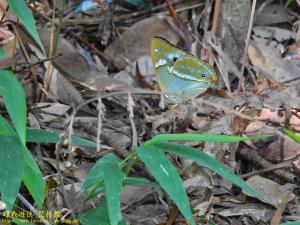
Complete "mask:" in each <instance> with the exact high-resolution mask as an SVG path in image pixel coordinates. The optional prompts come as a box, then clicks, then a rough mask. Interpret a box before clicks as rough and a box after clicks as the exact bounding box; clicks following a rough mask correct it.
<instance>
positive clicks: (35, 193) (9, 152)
mask: <svg viewBox="0 0 300 225" xmlns="http://www.w3.org/2000/svg"><path fill="white" fill-rule="evenodd" d="M7 3H8V5H9V7H10V9H12V11H13V12H14V13H15V14H16V16H17V17H18V19H19V20H20V22H21V23H22V24H23V25H24V27H25V28H26V29H27V31H28V32H29V33H30V34H31V36H32V37H33V38H34V39H35V41H36V42H37V43H38V45H39V46H40V48H41V49H42V51H43V52H44V54H45V51H44V47H43V45H42V43H41V40H40V38H39V35H38V32H37V29H36V25H35V21H34V18H33V16H32V14H31V12H30V10H29V9H28V8H27V6H26V3H25V2H24V0H18V1H12V0H7ZM0 53H1V54H0V55H1V57H3V49H2V48H1V51H0ZM0 96H2V97H3V100H4V104H5V107H6V110H7V112H8V114H9V116H10V119H11V121H12V125H13V126H14V128H13V127H12V126H11V125H10V124H8V123H7V122H6V120H5V119H4V118H3V117H2V116H1V115H0V165H1V170H0V193H1V195H2V198H3V200H4V201H5V203H6V204H7V209H8V210H10V209H12V207H13V205H14V202H15V199H16V196H17V194H18V192H19V188H20V185H21V182H22V181H23V182H24V184H25V186H26V187H27V189H28V190H29V192H30V194H31V195H32V197H33V199H34V200H35V202H36V204H37V206H38V207H39V208H40V209H41V208H42V205H43V202H44V198H45V181H44V179H43V175H42V173H41V171H40V169H39V167H38V165H37V164H36V162H35V160H34V158H33V157H32V155H31V153H30V151H29V150H28V149H27V146H26V142H28V141H32V142H35V141H41V142H52V143H53V142H57V141H58V140H59V134H58V133H57V132H56V133H55V132H50V131H42V130H37V129H27V128H26V113H27V109H26V101H25V95H24V91H23V88H22V86H21V84H20V83H19V81H18V80H17V79H16V77H15V75H14V74H13V72H12V71H11V70H0ZM73 141H75V142H77V144H79V145H84V146H91V147H95V146H96V145H95V143H93V142H89V141H87V140H84V139H80V138H78V137H73Z"/></svg>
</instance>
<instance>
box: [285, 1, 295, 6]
mask: <svg viewBox="0 0 300 225" xmlns="http://www.w3.org/2000/svg"><path fill="white" fill-rule="evenodd" d="M284 2H285V3H284V7H288V6H289V5H290V4H292V2H293V0H285V1H284Z"/></svg>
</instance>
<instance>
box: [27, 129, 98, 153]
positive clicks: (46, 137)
mask: <svg viewBox="0 0 300 225" xmlns="http://www.w3.org/2000/svg"><path fill="white" fill-rule="evenodd" d="M61 133H63V131H52V130H41V129H34V128H27V136H26V141H27V142H45V143H57V142H58V141H59V135H60V134H61ZM66 139H67V138H66ZM72 143H73V144H74V145H78V146H85V147H91V148H96V147H97V143H95V142H93V141H89V140H86V139H84V138H80V137H77V136H72Z"/></svg>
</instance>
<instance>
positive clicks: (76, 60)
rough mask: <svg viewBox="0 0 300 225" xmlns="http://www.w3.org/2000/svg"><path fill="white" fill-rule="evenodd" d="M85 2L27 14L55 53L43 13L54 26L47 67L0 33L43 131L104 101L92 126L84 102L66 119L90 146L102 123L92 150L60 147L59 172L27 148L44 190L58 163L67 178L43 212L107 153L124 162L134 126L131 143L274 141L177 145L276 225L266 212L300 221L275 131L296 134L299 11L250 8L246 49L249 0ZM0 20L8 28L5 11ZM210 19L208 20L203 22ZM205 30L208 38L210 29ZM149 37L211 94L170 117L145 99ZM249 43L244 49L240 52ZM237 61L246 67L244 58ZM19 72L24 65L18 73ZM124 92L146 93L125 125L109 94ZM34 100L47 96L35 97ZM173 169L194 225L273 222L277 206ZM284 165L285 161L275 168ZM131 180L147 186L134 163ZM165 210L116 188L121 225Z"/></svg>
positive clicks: (158, 219) (211, 178) (287, 142)
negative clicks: (245, 185) (224, 138)
mask: <svg viewBox="0 0 300 225" xmlns="http://www.w3.org/2000/svg"><path fill="white" fill-rule="evenodd" d="M94 2H98V3H97V4H98V5H97V7H96V8H94V9H90V10H87V11H84V12H75V11H74V6H78V4H77V3H76V2H75V1H69V3H68V4H66V6H65V11H64V14H60V10H61V9H62V8H63V7H62V5H60V3H59V4H58V5H57V8H56V10H55V11H53V10H52V7H53V1H50V0H49V1H36V3H35V5H32V4H30V5H29V6H30V8H31V10H32V12H33V14H34V15H35V18H36V21H37V23H38V27H39V32H40V36H41V40H42V42H43V44H44V46H45V48H46V49H47V50H48V51H49V49H51V48H53V45H51V44H50V40H51V35H52V33H53V30H52V28H51V22H52V19H51V17H52V16H53V13H55V15H54V16H55V17H54V18H55V20H54V21H55V25H56V27H57V28H59V27H60V28H61V31H60V34H59V35H58V36H57V37H58V39H57V45H56V49H57V50H56V52H55V54H54V55H52V56H53V57H54V59H47V60H46V62H44V61H42V60H44V59H45V57H44V56H43V55H42V53H41V51H40V50H39V48H38V45H37V44H36V43H35V42H34V41H33V39H32V38H31V37H30V36H29V35H28V34H27V33H26V32H25V31H24V29H23V28H22V27H20V30H19V33H18V36H17V39H18V44H17V45H16V46H14V45H12V42H11V41H10V39H11V37H13V38H15V37H14V35H15V34H14V32H12V33H8V32H10V31H8V30H7V29H6V27H3V28H1V29H3V30H1V33H3V34H5V35H4V36H3V38H1V40H2V41H1V43H2V46H3V48H4V52H5V55H6V56H7V57H11V55H12V57H11V58H13V59H14V60H15V61H12V60H11V58H1V59H0V65H1V68H7V67H12V68H13V69H15V71H16V74H17V77H18V79H19V80H20V81H21V82H22V84H23V86H24V87H25V90H26V96H27V98H28V102H29V104H30V107H29V108H30V112H29V115H30V117H29V121H30V124H32V125H34V124H35V125H34V126H35V127H41V128H43V129H54V130H66V129H67V128H68V126H69V124H70V116H71V115H72V112H73V110H74V108H76V107H77V106H79V105H81V104H83V103H85V102H86V101H89V99H92V98H95V97H97V94H103V95H104V94H111V95H110V97H108V98H105V99H102V103H103V105H104V111H103V115H102V116H101V118H98V112H97V101H91V102H89V104H87V105H85V106H84V107H82V108H81V109H80V110H79V111H78V112H76V113H77V114H76V115H75V117H74V121H73V129H72V132H73V133H74V134H77V135H79V136H81V137H85V138H87V139H89V140H93V141H95V142H96V141H97V135H98V134H99V129H98V128H97V127H98V124H99V121H100V123H101V124H102V129H101V135H100V140H101V148H100V151H95V150H93V149H88V148H83V147H78V146H73V147H72V148H71V151H70V149H68V146H67V145H66V144H64V145H63V146H62V148H63V151H62V153H63V154H62V155H61V158H60V159H59V161H60V162H59V163H58V164H56V162H55V161H56V159H55V155H54V151H55V146H54V145H50V144H41V145H39V146H34V148H39V147H40V148H41V149H42V153H41V151H37V152H40V153H39V154H42V157H40V156H41V155H40V156H35V157H36V159H37V160H39V161H40V160H41V161H42V162H43V163H42V162H39V163H40V165H43V167H42V168H41V169H42V171H43V174H44V176H45V177H46V180H47V183H48V184H49V185H50V184H51V185H50V187H51V190H52V191H54V190H56V188H57V189H58V186H59V181H58V180H57V179H56V177H55V176H53V175H54V174H55V173H57V168H56V166H57V165H58V166H59V167H60V169H61V171H62V172H63V174H62V175H63V176H64V177H65V184H64V186H61V187H59V189H61V188H64V189H65V192H63V191H62V192H61V193H67V195H68V197H66V196H64V194H54V192H51V194H49V198H48V199H47V200H46V204H45V205H46V206H47V207H48V209H51V210H57V209H59V210H62V209H63V208H64V207H67V206H66V205H65V204H64V201H63V199H64V198H68V199H76V198H77V194H78V193H77V192H78V190H79V187H80V186H81V185H82V182H83V180H84V178H85V176H86V174H87V173H88V171H89V169H90V168H91V165H92V164H94V163H95V162H96V160H97V159H99V158H101V157H102V156H104V155H105V154H107V153H111V152H113V153H115V154H116V155H118V156H119V157H122V158H124V157H126V156H127V155H128V154H130V151H131V146H132V141H133V131H132V130H133V125H134V128H135V130H136V137H135V138H136V139H137V142H138V143H143V142H144V141H146V140H148V139H150V138H151V137H153V136H154V135H156V134H162V133H176V132H180V133H209V134H227V135H245V136H248V135H251V134H263V133H270V132H277V133H279V134H280V135H279V136H278V137H277V138H273V139H271V140H268V141H265V142H264V141H257V142H244V143H238V144H236V143H198V142H187V143H186V144H187V145H190V146H193V147H197V148H199V149H203V151H205V152H206V153H208V154H210V155H212V156H214V157H215V158H216V159H217V160H219V161H220V162H222V163H223V164H225V165H227V166H228V167H230V168H231V169H232V170H234V171H235V172H236V173H237V174H239V175H241V176H243V175H249V176H250V177H248V178H247V182H250V183H251V185H252V186H253V187H257V188H258V189H259V190H261V192H262V193H263V194H264V195H265V196H267V197H268V198H269V199H270V201H271V202H273V203H274V205H280V204H281V203H282V202H283V201H284V200H285V201H286V205H285V207H284V208H282V209H283V210H282V211H281V212H280V213H281V215H278V213H277V214H276V217H277V218H281V222H284V221H291V220H297V219H298V220H299V218H300V209H299V207H297V205H299V199H298V194H299V193H298V192H299V190H298V189H297V188H296V186H297V184H298V182H299V179H298V178H297V177H298V176H299V172H300V163H299V159H298V158H299V149H300V148H299V147H300V144H299V143H297V142H296V141H294V140H292V139H291V138H289V137H287V136H286V135H284V133H282V129H283V128H289V129H291V130H292V131H294V132H295V133H296V134H299V133H300V114H299V112H300V85H299V84H300V83H299V82H300V81H299V80H300V79H299V74H300V61H299V49H300V48H299V37H298V35H299V15H298V14H297V12H299V6H298V5H297V3H296V1H294V2H293V3H292V4H291V5H290V6H289V7H288V8H284V6H283V5H281V4H280V3H279V2H271V1H266V2H265V3H263V2H258V3H257V4H258V5H257V6H256V8H255V14H254V15H255V16H254V24H253V29H252V35H251V38H250V40H249V39H247V29H248V27H249V26H250V24H249V18H250V14H251V13H250V12H251V7H253V6H251V2H250V1H248V0H242V1H238V2H232V1H224V2H222V3H221V6H220V5H219V8H218V7H217V6H218V4H217V2H218V1H200V3H199V1H184V0H181V1H166V3H161V2H162V1H154V0H153V1H148V2H151V4H152V6H151V7H149V6H147V5H146V6H145V7H146V8H137V7H136V6H134V5H132V4H131V3H130V2H131V1H126V2H127V3H120V2H121V1H119V2H117V1H116V2H113V3H110V1H94ZM140 2H146V1H140ZM170 2H171V3H170ZM1 4H3V3H1ZM170 4H171V5H170ZM147 7H148V8H147ZM2 8H5V7H2ZM236 9H238V10H236ZM218 12H219V13H221V16H218ZM3 14H4V16H6V18H8V19H11V20H13V21H16V18H14V16H13V14H11V12H10V11H8V12H6V13H4V12H3ZM61 15H62V18H60V16H61ZM215 17H216V18H217V19H216V20H215V21H217V22H215V21H213V19H214V18H215ZM230 17H231V18H230ZM60 19H61V21H62V22H61V24H60V22H59V20H60ZM213 23H214V24H213ZM213 25H214V26H217V29H214V30H213V29H212V26H213ZM195 35H196V36H195ZM153 36H161V37H164V38H165V39H167V40H168V41H169V42H170V43H172V44H174V45H176V46H180V47H182V48H183V49H185V50H187V51H189V52H190V51H193V53H196V54H197V56H199V57H201V58H205V59H207V60H208V61H209V63H210V64H212V65H214V69H215V70H216V72H217V74H218V82H217V84H216V86H214V87H212V88H211V89H210V90H209V91H208V92H207V93H205V94H203V95H201V96H200V97H199V98H197V99H195V100H194V101H192V102H191V103H186V104H182V105H178V106H177V107H175V108H172V107H171V108H170V107H161V106H163V104H161V103H162V102H161V101H162V96H161V95H159V94H158V95H152V94H150V90H149V89H148V88H149V87H154V88H156V89H157V90H158V86H157V85H155V76H154V72H153V69H152V65H151V60H150V40H151V38H152V37H153ZM1 37H2V36H1ZM195 37H196V38H195ZM7 38H8V41H6V39H7ZM247 42H248V44H249V47H248V49H246V50H245V43H247ZM19 43H20V46H22V45H24V46H25V47H26V51H27V54H28V55H29V56H30V57H29V58H27V56H26V54H24V52H22V51H21V50H20V47H19ZM22 48H23V47H22ZM23 50H24V49H23ZM245 51H246V53H247V56H248V57H247V58H249V61H248V60H246V61H245V60H244V59H243V54H244V52H245ZM50 63H51V64H53V71H52V74H51V79H50V83H49V87H45V86H44V79H45V71H46V70H47V67H48V66H49V64H50ZM2 65H3V66H2ZM20 65H21V66H22V67H18V66H20ZM242 65H244V66H245V68H246V72H245V73H244V74H241V72H240V71H241V67H242ZM18 68H22V70H18ZM28 84H31V85H28ZM241 87H243V88H241ZM132 91H144V94H132V98H133V101H134V104H131V106H130V107H131V108H130V110H132V111H131V113H132V115H133V118H130V115H129V112H128V111H130V110H128V94H125V95H114V94H113V93H114V92H125V93H127V92H132ZM148 91H149V92H148ZM42 93H44V94H42ZM41 95H45V96H46V97H44V98H39V97H38V96H41ZM41 100H42V101H41ZM166 103H167V102H166ZM2 112H4V111H3V107H2V103H1V113H2ZM99 119H100V120H99ZM172 160H173V162H174V163H175V165H176V166H177V169H178V171H179V172H180V173H181V175H182V179H183V180H184V185H185V188H186V191H187V193H188V196H189V199H190V203H191V205H192V207H193V208H194V209H195V217H196V218H197V219H198V220H199V221H200V218H201V219H203V217H202V216H203V215H204V217H205V220H204V221H209V220H212V221H215V222H216V223H217V224H234V223H237V224H262V223H264V224H271V221H272V219H273V221H275V219H274V218H273V215H274V213H275V208H272V207H270V206H267V205H266V204H264V203H262V202H258V201H255V200H253V199H252V198H251V197H247V198H246V199H245V195H247V193H243V192H242V191H241V190H239V189H237V188H236V187H235V186H233V185H232V184H231V183H229V182H227V181H226V180H225V179H223V178H222V177H219V176H216V175H215V174H213V173H212V172H211V171H208V170H206V169H204V168H201V167H199V166H197V165H195V164H193V163H192V162H189V161H188V160H186V159H182V158H177V157H174V158H172ZM285 162H290V163H286V164H284V166H282V167H280V168H277V167H276V165H278V164H282V165H283V163H285ZM272 168H274V169H272ZM162 169H164V168H162ZM164 171H165V170H164ZM132 173H133V175H135V176H146V177H148V178H149V179H152V176H151V175H149V172H148V171H146V170H145V168H144V167H143V166H142V165H141V164H137V165H135V166H134V167H133V172H132ZM166 173H167V171H166ZM251 173H253V174H252V175H251ZM255 173H256V174H255ZM287 186H288V187H289V189H288V188H286V187H287ZM290 190H292V192H291V194H290V195H289V198H287V200H286V196H287V194H288V192H289V191H290ZM97 198H98V199H99V198H101V196H97ZM92 204H93V203H83V201H74V202H72V204H71V205H72V206H73V207H72V208H69V209H68V210H71V211H72V210H73V211H75V212H82V211H83V210H88V209H90V208H91V207H92V206H91V205H92ZM173 206H174V205H173V204H172V203H171V202H170V201H168V199H167V198H166V197H164V198H161V197H158V196H157V194H155V193H154V192H153V191H152V189H149V188H146V187H138V186H126V189H125V190H124V192H123V193H122V208H123V210H124V211H123V214H124V217H125V218H126V219H127V220H128V222H129V224H167V223H168V222H167V221H168V217H169V212H170V211H171V209H172V207H173ZM176 216H177V217H176ZM176 216H175V220H174V224H184V222H182V221H183V220H182V217H181V216H180V215H177V214H176ZM280 216H281V217H280ZM201 221H202V220H201ZM277 221H278V219H277ZM279 222H280V221H279ZM204 223H205V222H204ZM204 223H203V224H204ZM273 224H275V223H273ZM276 224H278V222H277V223H276Z"/></svg>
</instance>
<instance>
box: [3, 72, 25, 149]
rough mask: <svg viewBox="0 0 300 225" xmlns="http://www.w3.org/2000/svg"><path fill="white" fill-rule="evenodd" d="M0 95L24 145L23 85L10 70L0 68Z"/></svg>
mask: <svg viewBox="0 0 300 225" xmlns="http://www.w3.org/2000/svg"><path fill="white" fill-rule="evenodd" d="M0 95H2V96H3V99H4V104H5V107H6V109H7V112H8V114H9V116H10V118H11V120H12V122H13V124H14V126H15V129H16V131H17V133H18V135H19V137H20V139H21V142H22V143H23V145H25V141H26V139H25V137H26V102H25V94H24V90H23V87H22V86H21V84H20V82H19V81H18V80H17V78H16V77H15V76H14V74H13V73H12V72H11V71H10V70H0Z"/></svg>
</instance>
